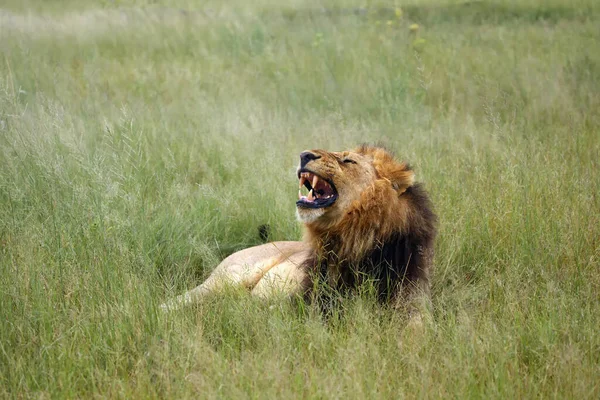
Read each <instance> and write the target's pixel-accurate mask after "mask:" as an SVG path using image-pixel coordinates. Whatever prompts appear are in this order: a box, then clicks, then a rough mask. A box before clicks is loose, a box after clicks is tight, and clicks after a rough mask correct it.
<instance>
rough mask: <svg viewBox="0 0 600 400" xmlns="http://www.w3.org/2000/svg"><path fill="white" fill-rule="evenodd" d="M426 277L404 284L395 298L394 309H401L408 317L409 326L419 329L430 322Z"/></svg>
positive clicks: (429, 301)
mask: <svg viewBox="0 0 600 400" xmlns="http://www.w3.org/2000/svg"><path fill="white" fill-rule="evenodd" d="M429 286H430V285H429V279H428V277H427V276H424V277H420V278H419V279H417V280H414V281H409V282H404V283H403V284H402V285H401V286H400V288H399V291H400V292H399V293H398V295H397V297H396V304H395V307H396V308H398V309H403V310H404V311H405V312H406V313H407V314H408V317H409V321H408V323H409V326H411V327H420V326H422V325H423V323H424V322H428V321H430V320H431V311H432V310H431V296H430V288H429Z"/></svg>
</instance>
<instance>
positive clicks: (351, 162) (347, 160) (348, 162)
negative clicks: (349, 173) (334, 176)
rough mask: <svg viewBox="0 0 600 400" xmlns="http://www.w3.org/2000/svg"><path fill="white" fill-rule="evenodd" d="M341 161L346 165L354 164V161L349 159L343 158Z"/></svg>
mask: <svg viewBox="0 0 600 400" xmlns="http://www.w3.org/2000/svg"><path fill="white" fill-rule="evenodd" d="M342 161H343V162H345V163H347V164H356V161H354V160H351V159H349V158H344V159H343V160H342Z"/></svg>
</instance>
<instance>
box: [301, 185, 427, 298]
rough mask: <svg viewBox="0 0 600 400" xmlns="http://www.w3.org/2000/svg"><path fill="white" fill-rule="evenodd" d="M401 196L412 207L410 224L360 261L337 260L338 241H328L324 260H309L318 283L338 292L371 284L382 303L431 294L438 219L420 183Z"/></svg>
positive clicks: (399, 229)
mask: <svg viewBox="0 0 600 400" xmlns="http://www.w3.org/2000/svg"><path fill="white" fill-rule="evenodd" d="M402 196H406V199H407V200H408V204H410V208H411V210H410V212H409V213H408V216H409V217H408V221H407V223H408V225H407V226H406V227H404V228H403V229H402V228H401V227H399V228H398V230H397V231H395V232H393V233H392V234H391V236H389V237H388V239H387V240H385V241H384V242H383V243H380V244H378V245H376V246H375V247H374V248H373V249H372V250H371V252H370V253H368V254H366V255H365V257H363V259H362V260H360V261H358V262H356V261H355V262H351V263H349V262H346V261H344V260H339V259H337V257H336V255H335V254H334V253H333V252H332V251H328V249H335V248H337V245H338V244H337V243H336V242H335V241H336V238H329V239H330V240H329V241H326V242H325V243H324V245H325V250H326V251H325V252H324V254H326V256H325V257H322V258H321V259H320V260H318V259H316V258H313V259H311V260H307V264H312V268H311V269H312V271H314V272H315V273H316V274H317V275H318V276H317V278H318V279H319V280H322V281H323V282H326V283H327V284H328V285H329V286H332V287H333V288H334V289H336V290H341V291H346V290H352V289H354V288H356V287H357V286H359V285H360V284H362V283H364V282H366V281H371V282H372V283H373V285H374V287H375V288H376V290H377V296H378V298H379V299H380V300H381V301H390V300H394V299H396V298H397V297H398V296H399V295H403V293H404V292H407V291H406V290H403V288H408V289H409V290H408V291H411V290H414V289H417V290H421V291H424V292H426V293H427V294H428V291H429V270H430V268H431V263H432V260H433V246H434V240H435V236H436V223H437V218H436V216H435V214H434V213H433V210H432V205H431V201H430V200H429V197H428V195H427V193H426V192H425V190H424V189H423V188H422V186H421V185H420V184H415V185H413V186H411V187H409V188H408V189H407V190H406V192H405V193H403V194H402ZM332 265H337V267H338V268H336V269H338V270H339V271H340V274H339V276H337V277H336V278H335V279H334V280H333V281H332V279H331V278H332V277H331V275H330V271H331V266H332Z"/></svg>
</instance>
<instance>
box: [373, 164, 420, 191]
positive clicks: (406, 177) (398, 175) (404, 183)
mask: <svg viewBox="0 0 600 400" xmlns="http://www.w3.org/2000/svg"><path fill="white" fill-rule="evenodd" d="M375 168H377V167H375ZM377 170H378V172H379V174H380V176H381V177H382V178H385V179H388V180H389V181H390V182H391V183H392V187H393V188H394V189H395V190H396V191H398V194H402V193H404V192H405V191H406V189H408V188H409V187H411V186H412V185H413V184H414V183H415V173H414V172H413V171H412V170H411V169H410V167H409V166H408V164H406V163H396V162H394V163H393V164H390V165H382V166H381V167H380V168H378V169H377Z"/></svg>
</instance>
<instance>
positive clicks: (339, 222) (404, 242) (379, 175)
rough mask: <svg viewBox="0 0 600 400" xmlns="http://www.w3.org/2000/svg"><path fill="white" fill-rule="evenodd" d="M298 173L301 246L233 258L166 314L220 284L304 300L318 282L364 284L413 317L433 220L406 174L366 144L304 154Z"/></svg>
mask: <svg viewBox="0 0 600 400" xmlns="http://www.w3.org/2000/svg"><path fill="white" fill-rule="evenodd" d="M297 173H298V179H299V181H300V182H299V187H300V188H299V192H298V201H297V202H296V207H297V215H298V219H299V220H300V221H302V222H303V223H304V227H305V238H304V241H302V242H273V243H268V244H264V245H261V246H256V247H251V248H248V249H245V250H242V251H239V252H237V253H234V254H232V255H230V256H229V257H227V258H226V259H225V260H223V262H221V264H219V265H218V266H217V268H216V269H215V270H214V272H213V273H212V274H211V275H210V276H209V277H208V279H207V280H206V281H205V282H204V283H203V284H201V285H200V286H198V287H196V288H195V289H193V290H190V291H189V292H187V293H186V294H184V295H182V296H178V297H177V298H175V299H173V300H171V301H169V302H167V303H166V304H163V305H162V307H163V308H164V309H166V310H170V309H174V308H178V307H179V306H182V305H184V304H189V303H193V302H196V301H198V300H199V299H201V298H202V297H203V296H204V295H206V294H208V293H211V292H214V291H216V290H218V289H219V288H222V287H223V286H224V285H236V286H240V287H244V288H247V289H249V290H250V291H251V293H252V294H256V295H259V296H268V295H272V294H275V293H284V294H286V295H294V294H308V293H310V292H311V291H312V290H313V288H314V286H315V285H314V283H315V281H316V280H320V281H324V282H325V283H326V284H327V285H328V286H330V287H333V288H334V289H340V290H345V289H351V288H353V287H356V286H357V285H358V284H360V283H361V282H364V281H365V280H369V281H371V282H372V283H373V284H374V287H375V288H376V289H377V294H378V296H379V298H381V299H382V300H389V301H392V302H393V304H394V305H396V306H400V305H403V304H406V305H409V307H411V311H418V308H417V306H416V305H417V303H416V302H415V299H416V298H428V295H429V270H430V268H431V263H432V258H433V245H434V238H435V234H436V227H435V222H436V217H435V215H434V214H433V212H432V210H431V203H430V201H429V198H428V196H427V194H426V192H425V191H424V190H423V189H422V188H421V186H420V185H419V184H416V183H415V182H414V173H413V171H412V170H411V169H410V167H409V166H408V165H407V164H405V163H402V162H398V161H396V160H395V159H394V157H393V156H392V155H391V154H390V153H389V152H388V151H386V150H385V149H383V148H380V147H372V146H367V145H363V146H361V147H359V148H357V149H355V150H354V151H344V152H328V151H324V150H311V151H305V152H303V153H301V154H300V165H299V167H298V171H297ZM302 190H304V191H305V192H308V193H307V194H306V195H303V194H302ZM418 295H424V296H418Z"/></svg>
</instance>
